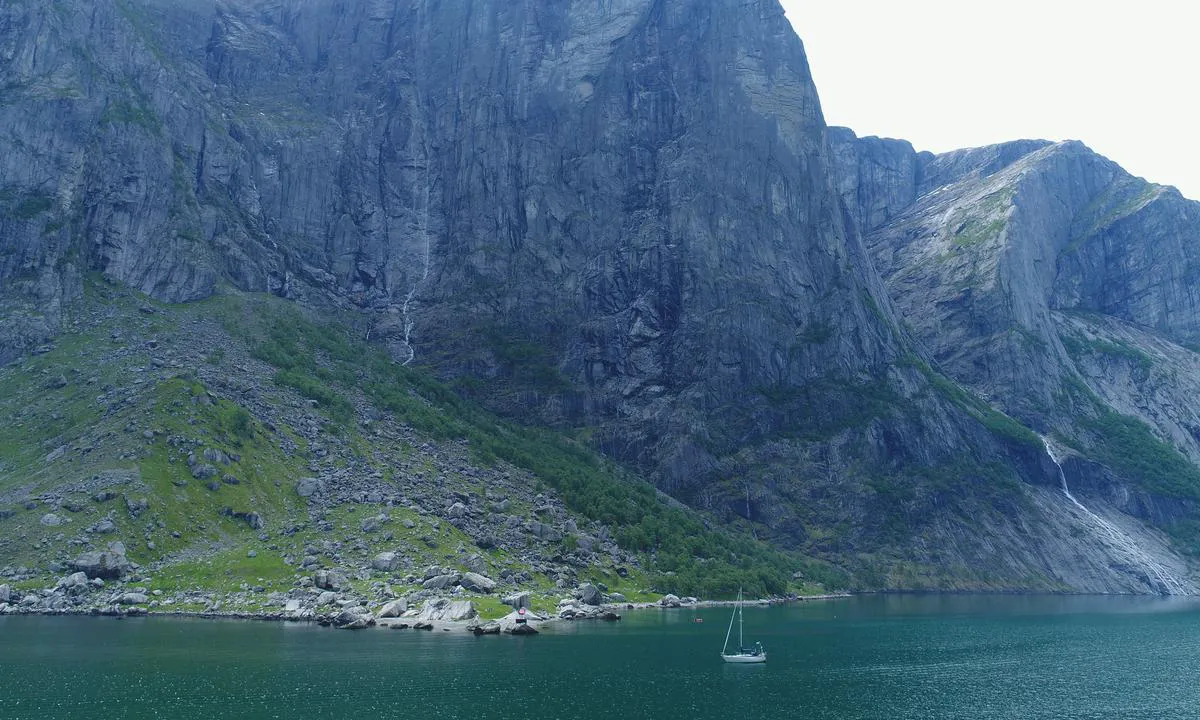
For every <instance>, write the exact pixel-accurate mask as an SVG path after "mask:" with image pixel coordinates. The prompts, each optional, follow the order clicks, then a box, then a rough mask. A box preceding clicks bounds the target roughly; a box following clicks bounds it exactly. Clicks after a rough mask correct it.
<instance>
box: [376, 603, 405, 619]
mask: <svg viewBox="0 0 1200 720" xmlns="http://www.w3.org/2000/svg"><path fill="white" fill-rule="evenodd" d="M407 611H408V602H407V601H406V600H393V601H391V602H389V603H387V604H385V605H384V606H383V607H381V608H379V612H377V613H376V614H375V615H376V617H380V618H396V617H400V616H401V615H403V614H404V613H405V612H407Z"/></svg>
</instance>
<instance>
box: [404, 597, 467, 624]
mask: <svg viewBox="0 0 1200 720" xmlns="http://www.w3.org/2000/svg"><path fill="white" fill-rule="evenodd" d="M475 615H476V613H475V603H473V602H471V601H470V600H447V599H446V598H434V599H433V600H427V601H426V602H425V606H424V607H422V608H421V613H420V614H419V615H418V616H417V619H418V620H425V621H436V620H442V621H458V620H470V619H471V618H473V617H475ZM414 627H415V626H414Z"/></svg>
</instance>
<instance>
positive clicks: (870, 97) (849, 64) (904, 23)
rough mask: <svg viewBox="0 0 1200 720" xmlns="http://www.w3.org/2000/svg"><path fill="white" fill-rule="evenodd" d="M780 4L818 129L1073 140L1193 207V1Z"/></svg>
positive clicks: (1199, 82) (928, 142)
mask: <svg viewBox="0 0 1200 720" xmlns="http://www.w3.org/2000/svg"><path fill="white" fill-rule="evenodd" d="M782 2H783V5H784V7H785V8H786V10H787V13H788V18H789V19H790V20H791V21H792V25H793V26H795V28H796V32H798V33H799V34H800V38H801V39H802V40H803V41H804V45H805V49H806V50H807V52H808V60H809V63H810V65H811V66H812V70H813V77H814V78H815V79H816V82H817V89H818V91H819V92H820V94H821V105H822V107H823V109H824V111H825V119H826V121H827V122H828V123H829V124H830V125H845V126H848V127H850V128H852V129H853V130H854V131H855V132H857V133H858V134H859V135H881V136H885V137H896V138H903V139H905V140H909V141H910V142H912V143H913V145H914V146H916V148H917V149H918V150H932V151H934V152H943V151H946V150H952V149H955V148H960V147H974V146H979V145H988V144H991V143H996V142H1001V141H1004V140H1012V139H1016V138H1046V139H1049V140H1065V139H1077V140H1082V141H1083V142H1084V143H1086V144H1087V145H1088V146H1089V147H1091V148H1092V149H1093V150H1095V151H1097V152H1099V153H1101V154H1102V155H1105V156H1106V157H1108V158H1110V159H1112V160H1115V161H1116V162H1118V163H1120V164H1121V165H1122V166H1123V167H1124V168H1125V169H1126V170H1128V171H1130V172H1131V173H1133V174H1134V175H1139V176H1141V177H1144V178H1146V179H1147V180H1150V181H1152V182H1157V183H1162V184H1166V185H1175V186H1176V187H1178V188H1179V189H1180V190H1181V191H1182V192H1183V194H1184V195H1186V196H1187V197H1189V198H1192V199H1194V200H1200V2H1193V0H1138V2H1135V3H1124V2H1123V3H1117V2H1107V1H1105V0H1100V1H1099V2H1096V1H1095V0H1093V1H1092V2H1082V1H1081V0H1005V1H1004V2H991V3H975V2H969V1H967V0H838V1H836V2H832V1H830V0H782Z"/></svg>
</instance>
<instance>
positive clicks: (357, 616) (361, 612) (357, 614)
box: [333, 605, 375, 630]
mask: <svg viewBox="0 0 1200 720" xmlns="http://www.w3.org/2000/svg"><path fill="white" fill-rule="evenodd" d="M333 624H334V626H335V627H337V629H338V630H362V629H364V628H368V627H370V626H372V625H374V624H375V619H374V618H373V617H371V612H370V611H369V610H367V608H365V607H363V606H361V605H356V606H354V607H348V608H345V609H344V610H342V611H341V612H340V613H338V615H337V617H336V618H334V621H333Z"/></svg>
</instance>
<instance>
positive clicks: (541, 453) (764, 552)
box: [221, 298, 799, 597]
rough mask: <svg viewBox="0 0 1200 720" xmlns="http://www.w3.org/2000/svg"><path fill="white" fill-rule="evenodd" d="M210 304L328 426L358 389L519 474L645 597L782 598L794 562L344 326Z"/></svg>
mask: <svg viewBox="0 0 1200 720" xmlns="http://www.w3.org/2000/svg"><path fill="white" fill-rule="evenodd" d="M221 302H223V303H225V308H224V310H223V313H222V314H223V315H224V317H225V322H226V326H227V328H228V329H229V330H230V332H231V333H233V334H234V335H236V336H238V337H242V338H244V339H246V341H247V342H248V343H249V345H250V347H251V352H252V354H253V355H254V356H255V357H257V358H258V359H260V360H263V361H265V362H267V363H269V364H271V365H272V366H274V367H276V368H277V373H276V375H275V380H276V382H277V383H279V384H281V385H286V386H288V387H292V388H295V389H296V390H298V391H299V392H300V393H301V394H303V395H304V396H306V397H309V398H311V399H312V400H314V401H316V402H317V403H318V406H319V408H320V410H321V411H322V412H325V413H326V414H327V415H328V416H329V417H330V418H331V419H332V420H334V421H336V422H339V423H342V424H343V425H348V423H349V421H350V420H351V419H352V417H353V405H352V404H351V403H350V401H349V400H348V398H349V397H352V396H353V395H354V394H355V393H361V394H362V395H363V396H364V397H365V398H366V399H368V400H370V401H371V402H372V403H373V404H374V405H375V406H377V407H379V408H381V409H384V410H386V411H388V412H390V413H391V414H392V415H393V417H394V418H395V419H396V420H398V421H400V422H402V423H404V424H406V425H409V426H410V427H413V428H415V429H417V430H419V431H421V432H424V433H428V434H429V435H430V436H432V437H434V438H437V439H461V440H466V441H467V443H468V446H469V447H470V450H471V453H472V456H473V457H474V458H475V459H476V461H477V462H479V463H481V464H483V465H491V464H494V463H496V462H498V461H504V462H507V463H510V464H512V465H514V466H516V467H519V468H522V469H524V470H528V471H529V472H530V473H532V474H533V475H534V476H536V477H537V478H538V479H539V480H540V481H542V482H544V483H546V485H548V486H550V487H552V488H554V489H555V490H556V491H557V492H558V493H559V494H560V496H561V497H562V498H563V499H564V501H565V502H566V504H567V506H568V507H569V508H571V509H572V510H573V511H575V512H578V513H579V514H581V515H583V516H584V517H587V518H590V519H594V520H598V521H600V522H603V523H605V524H607V525H609V526H610V527H612V528H614V529H615V532H616V535H617V541H618V542H619V544H620V545H621V546H622V547H624V548H626V549H629V550H634V551H639V552H642V553H645V554H646V556H647V557H648V558H650V559H652V566H653V568H654V570H655V574H654V577H653V580H652V583H653V585H654V587H655V589H661V590H663V591H673V592H679V593H687V594H695V595H703V596H705V597H715V596H723V595H729V594H730V593H733V592H736V590H737V588H738V587H739V586H742V587H744V588H745V589H746V591H747V592H749V593H752V594H759V595H768V594H779V593H784V592H786V591H787V590H788V585H789V582H790V579H791V574H792V572H793V571H794V570H795V569H796V566H797V565H798V563H799V561H798V560H797V559H796V558H794V557H791V556H789V555H787V554H785V553H782V552H779V551H775V550H772V549H770V548H768V547H767V546H766V545H764V544H763V543H760V542H757V541H755V540H753V539H751V538H749V537H741V536H736V535H731V534H728V533H723V532H716V531H711V530H708V529H706V528H705V527H704V525H703V524H702V523H701V521H700V520H699V519H698V518H697V517H696V516H695V515H694V514H693V513H689V512H685V511H683V510H680V509H677V508H673V507H669V506H667V505H666V504H664V503H663V502H661V501H660V500H659V499H658V497H657V494H656V492H655V490H654V488H653V487H651V486H650V485H649V484H647V483H645V482H643V481H640V480H634V479H631V478H628V477H625V476H624V475H623V474H621V473H620V472H619V471H618V470H617V469H616V468H614V467H613V466H611V465H610V464H609V463H607V462H605V461H604V460H602V459H601V458H600V457H599V456H598V455H597V454H596V453H595V452H593V451H591V450H589V449H587V448H585V447H584V446H582V445H580V444H579V443H577V442H575V441H573V440H570V439H568V438H566V437H563V436H562V435H560V434H557V433H554V432H551V431H548V430H542V429H536V428H527V427H521V426H517V425H515V424H513V423H510V422H507V421H503V420H500V419H498V418H496V417H495V416H493V415H491V414H490V413H488V412H486V411H484V410H482V409H481V408H479V407H477V406H475V405H473V404H472V403H470V402H468V401H467V400H465V399H463V398H462V397H461V396H459V395H458V394H457V393H455V392H454V391H452V390H451V389H450V388H449V387H447V386H445V385H444V384H442V383H440V382H438V381H436V380H434V379H433V378H431V377H430V376H429V375H428V374H427V373H425V372H423V371H421V370H419V369H414V368H409V367H404V366H400V365H398V364H396V363H394V362H393V361H392V360H391V359H390V358H388V357H387V356H386V355H385V354H384V353H383V352H382V351H380V350H378V349H376V348H373V347H371V346H369V345H367V344H366V343H364V342H362V341H359V340H357V339H354V338H352V337H351V336H350V335H348V333H347V332H346V330H345V328H344V327H339V326H337V325H334V324H320V323H316V322H313V321H312V320H310V319H309V318H307V317H306V316H304V315H303V313H302V312H301V311H300V310H299V309H297V308H296V307H295V306H292V305H289V304H287V303H284V302H282V301H276V300H274V299H271V298H255V299H247V300H245V301H244V304H242V303H240V302H239V300H238V299H235V298H226V299H224V300H222V301H221ZM506 347H507V350H506V351H505V352H506V353H508V354H507V357H509V359H510V360H513V359H514V358H517V357H531V358H535V357H537V351H536V350H535V349H533V348H532V346H530V345H528V344H525V343H513V344H510V345H508V346H506ZM346 432H351V431H350V430H346Z"/></svg>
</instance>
